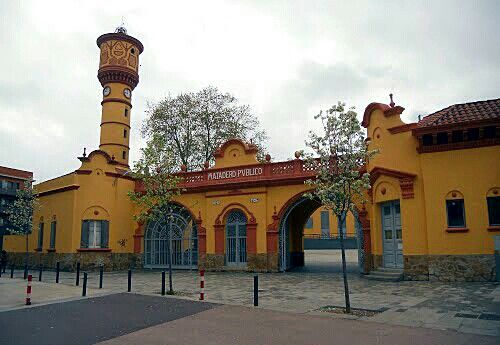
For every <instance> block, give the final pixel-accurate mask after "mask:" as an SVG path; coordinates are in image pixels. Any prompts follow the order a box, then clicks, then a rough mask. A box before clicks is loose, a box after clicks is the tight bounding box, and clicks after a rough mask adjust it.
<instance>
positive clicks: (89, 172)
mask: <svg viewBox="0 0 500 345" xmlns="http://www.w3.org/2000/svg"><path fill="white" fill-rule="evenodd" d="M75 174H77V175H90V174H92V170H84V169H78V170H75Z"/></svg>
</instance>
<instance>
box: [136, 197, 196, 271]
mask: <svg viewBox="0 0 500 345" xmlns="http://www.w3.org/2000/svg"><path fill="white" fill-rule="evenodd" d="M197 230H198V229H197V228H196V223H195V222H194V219H193V217H192V216H191V214H190V213H189V212H188V211H187V210H186V209H185V208H183V207H181V206H179V205H171V206H169V207H168V209H167V210H166V211H165V214H164V215H163V219H160V220H157V221H153V222H149V223H148V225H147V227H146V234H145V236H144V267H147V268H164V267H167V266H168V263H169V259H170V251H172V267H173V268H184V269H186V268H187V269H189V268H196V267H197V265H198V231H197Z"/></svg>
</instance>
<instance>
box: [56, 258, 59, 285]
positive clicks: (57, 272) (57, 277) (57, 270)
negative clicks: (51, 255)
mask: <svg viewBox="0 0 500 345" xmlns="http://www.w3.org/2000/svg"><path fill="white" fill-rule="evenodd" d="M59 268H60V263H59V261H58V262H56V284H57V283H59Z"/></svg>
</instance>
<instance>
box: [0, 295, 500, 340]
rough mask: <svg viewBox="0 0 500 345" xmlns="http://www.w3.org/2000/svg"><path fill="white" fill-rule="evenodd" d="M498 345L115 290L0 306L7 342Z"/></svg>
mask: <svg viewBox="0 0 500 345" xmlns="http://www.w3.org/2000/svg"><path fill="white" fill-rule="evenodd" d="M95 343H100V344H101V345H104V344H106V345H129V344H130V345H136V344H141V345H157V344H169V345H185V344H190V345H191V344H193V345H194V344H200V345H225V344H228V345H232V344H238V345H244V344H248V345H250V344H259V345H265V344H269V345H271V344H286V345H301V344H315V345H322V344H324V345H330V344H335V345H340V344H353V345H354V344H362V345H371V344H373V345H375V344H384V345H391V344H394V345H396V344H397V345H405V344H412V345H447V344H449V345H452V344H453V345H455V344H459V345H472V344H473V345H494V344H495V345H496V344H498V339H497V338H494V337H489V336H479V335H475V334H464V333H458V332H455V331H442V330H435V329H428V328H419V327H405V326H395V325H388V324H381V323H376V322H368V321H359V320H345V319H337V318H333V317H332V315H325V314H321V315H311V314H297V313H285V312H276V311H271V310H265V309H260V308H249V307H241V306H229V305H218V304H211V303H201V302H196V301H187V300H181V299H176V298H167V297H154V296H144V295H136V294H127V293H121V294H115V295H107V296H102V297H96V298H90V299H82V300H78V301H70V302H62V303H55V304H49V305H43V306H39V307H32V308H26V309H18V310H13V311H6V312H0V344H2V345H3V344H5V345H8V344H22V345H29V344H37V345H42V344H52V345H58V344H72V345H80V344H95Z"/></svg>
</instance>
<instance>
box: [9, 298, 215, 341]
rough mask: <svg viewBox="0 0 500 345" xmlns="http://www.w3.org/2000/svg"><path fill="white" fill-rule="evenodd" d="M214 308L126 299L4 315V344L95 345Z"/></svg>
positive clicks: (182, 302)
mask: <svg viewBox="0 0 500 345" xmlns="http://www.w3.org/2000/svg"><path fill="white" fill-rule="evenodd" d="M214 306H216V305H215V304H211V303H198V302H193V301H186V300H181V299H177V298H165V297H153V296H143V295H136V294H127V293H121V294H114V295H107V296H102V297H96V298H89V299H82V300H78V301H71V302H65V303H56V304H49V305H44V306H39V307H33V308H27V309H20V310H13V311H7V312H1V313H0V344H5V345H7V344H23V345H29V344H36V345H42V344H51V345H57V344H72V345H84V344H95V343H97V342H100V341H103V340H106V339H111V338H114V337H118V336H121V335H124V334H127V333H130V332H134V331H137V330H140V329H143V328H146V327H150V326H154V325H158V324H161V323H164V322H168V321H172V320H175V319H178V318H182V317H185V316H188V315H192V314H195V313H199V312H201V311H204V310H207V309H211V308H213V307H214Z"/></svg>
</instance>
